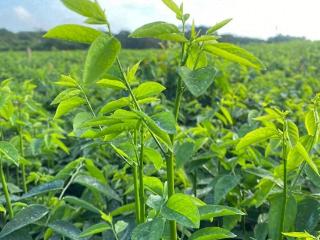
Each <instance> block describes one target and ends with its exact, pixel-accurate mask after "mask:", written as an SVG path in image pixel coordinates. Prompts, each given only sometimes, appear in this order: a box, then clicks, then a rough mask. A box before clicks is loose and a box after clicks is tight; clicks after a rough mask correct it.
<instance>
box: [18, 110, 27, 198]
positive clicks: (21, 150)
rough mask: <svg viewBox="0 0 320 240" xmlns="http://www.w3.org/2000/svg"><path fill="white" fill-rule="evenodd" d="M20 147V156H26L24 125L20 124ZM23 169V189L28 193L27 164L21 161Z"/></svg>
mask: <svg viewBox="0 0 320 240" xmlns="http://www.w3.org/2000/svg"><path fill="white" fill-rule="evenodd" d="M19 118H20V120H21V111H20V108H19ZM19 147H20V156H21V157H22V158H24V149H23V133H22V127H21V125H19ZM21 171H22V185H23V191H24V192H25V193H26V192H27V191H28V188H27V181H26V166H25V165H24V163H21Z"/></svg>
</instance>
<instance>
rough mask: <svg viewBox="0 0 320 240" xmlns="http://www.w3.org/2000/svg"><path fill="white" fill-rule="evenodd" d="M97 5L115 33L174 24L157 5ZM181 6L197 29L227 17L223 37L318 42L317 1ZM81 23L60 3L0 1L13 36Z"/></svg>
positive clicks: (128, 0)
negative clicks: (156, 23)
mask: <svg viewBox="0 0 320 240" xmlns="http://www.w3.org/2000/svg"><path fill="white" fill-rule="evenodd" d="M99 2H100V4H101V5H102V6H103V8H104V9H105V10H106V12H107V15H108V18H109V21H110V22H111V25H112V29H113V30H114V31H115V32H117V31H120V30H122V29H123V30H133V29H135V28H136V27H139V26H140V25H142V24H144V23H148V22H152V21H156V20H164V21H168V22H172V23H175V22H176V20H175V18H174V15H173V14H172V13H171V12H170V10H168V9H167V8H166V7H165V6H164V5H163V4H162V2H161V0H99ZM176 2H177V3H180V2H181V0H177V1H176ZM184 4H185V9H186V11H188V12H190V13H191V14H192V17H193V18H194V19H195V20H196V24H198V25H200V24H201V25H207V26H210V25H213V24H215V23H216V22H218V21H220V20H223V19H225V18H229V17H232V18H233V21H232V22H231V23H230V24H229V25H228V26H227V27H226V28H225V29H224V31H223V32H222V33H233V34H236V35H241V36H250V37H259V38H267V37H270V36H274V35H276V34H279V33H282V34H289V35H293V36H305V37H307V38H309V39H313V40H320V27H319V26H318V25H319V23H320V14H319V13H318V11H319V10H320V0H305V1H302V0H184ZM82 20H83V18H82V17H80V16H78V15H77V14H75V13H72V12H71V11H69V10H68V9H66V8H65V7H64V6H63V5H62V4H61V2H60V0H0V28H7V29H9V30H12V31H23V30H39V29H42V30H47V29H49V28H51V27H53V26H55V25H58V24H63V23H81V21H82Z"/></svg>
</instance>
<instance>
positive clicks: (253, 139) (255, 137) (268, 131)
mask: <svg viewBox="0 0 320 240" xmlns="http://www.w3.org/2000/svg"><path fill="white" fill-rule="evenodd" d="M277 134H278V132H277V130H276V129H275V128H272V127H263V128H258V129H256V130H253V131H251V132H249V133H247V134H246V135H245V136H244V137H243V138H241V140H240V142H239V143H238V145H237V147H236V150H237V151H238V150H241V149H243V148H245V147H247V146H250V145H251V144H257V143H261V142H264V141H266V140H268V139H270V138H272V137H275V136H277Z"/></svg>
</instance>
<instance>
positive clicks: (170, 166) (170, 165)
mask: <svg viewBox="0 0 320 240" xmlns="http://www.w3.org/2000/svg"><path fill="white" fill-rule="evenodd" d="M182 26H183V33H184V34H185V22H184V21H183V22H182ZM187 59H188V55H187V54H185V43H183V44H182V49H181V61H180V66H184V65H185V63H186V61H187ZM183 90H184V88H183V84H182V79H181V78H180V77H179V78H178V82H177V89H176V98H175V103H174V110H173V114H174V118H175V121H176V123H177V122H178V119H179V112H180V105H181V100H182V95H183ZM170 139H171V142H172V145H173V146H174V141H175V134H171V135H170ZM166 165H167V181H168V198H170V197H171V196H172V195H173V194H174V193H175V190H174V152H173V151H171V152H169V154H168V157H167V158H166ZM169 226H170V239H171V240H176V239H177V224H176V222H175V221H170V222H169Z"/></svg>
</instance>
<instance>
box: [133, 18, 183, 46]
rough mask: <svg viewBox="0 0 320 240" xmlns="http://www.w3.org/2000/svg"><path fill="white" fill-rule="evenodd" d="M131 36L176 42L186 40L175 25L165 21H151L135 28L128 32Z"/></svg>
mask: <svg viewBox="0 0 320 240" xmlns="http://www.w3.org/2000/svg"><path fill="white" fill-rule="evenodd" d="M130 37H133V38H155V39H160V40H169V41H177V42H186V41H187V39H186V38H185V37H184V36H183V35H182V34H181V33H180V31H179V29H178V27H177V26H175V25H173V24H170V23H166V22H153V23H149V24H146V25H143V26H142V27H140V28H138V29H136V30H135V31H134V32H133V33H131V34H130Z"/></svg>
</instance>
